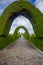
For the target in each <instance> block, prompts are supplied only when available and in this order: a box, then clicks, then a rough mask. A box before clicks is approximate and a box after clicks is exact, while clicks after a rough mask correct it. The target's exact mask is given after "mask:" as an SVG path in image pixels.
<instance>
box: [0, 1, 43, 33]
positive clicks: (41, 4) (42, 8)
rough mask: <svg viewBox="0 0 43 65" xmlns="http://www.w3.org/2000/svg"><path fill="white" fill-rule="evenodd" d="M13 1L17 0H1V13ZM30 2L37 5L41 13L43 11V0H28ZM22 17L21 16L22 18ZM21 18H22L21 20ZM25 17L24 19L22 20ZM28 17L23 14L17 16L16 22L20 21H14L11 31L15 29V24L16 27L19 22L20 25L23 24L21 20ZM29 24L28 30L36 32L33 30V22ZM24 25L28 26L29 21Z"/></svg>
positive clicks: (24, 19)
mask: <svg viewBox="0 0 43 65" xmlns="http://www.w3.org/2000/svg"><path fill="white" fill-rule="evenodd" d="M13 1H16V0H0V15H1V14H2V12H3V11H4V9H5V8H6V7H7V6H8V5H9V4H10V3H12V2H13ZM28 1H29V2H31V3H32V4H33V5H34V6H36V8H38V9H39V10H40V11H41V13H43V0H28ZM20 17H21V18H20ZM19 19H20V20H19ZM22 19H23V20H22ZM26 20H27V19H26V18H24V17H23V16H19V17H18V18H16V19H15V20H14V22H15V21H16V22H17V21H18V23H14V22H13V24H12V26H11V30H10V32H12V31H13V30H14V26H15V27H16V26H18V25H19V24H20V25H22V23H20V22H19V21H22V22H23V21H24V22H25V21H26ZM28 22H30V21H29V20H28ZM28 24H29V27H27V28H28V30H29V32H30V33H34V31H33V28H31V27H32V25H31V23H28ZM23 25H24V26H27V23H23Z"/></svg>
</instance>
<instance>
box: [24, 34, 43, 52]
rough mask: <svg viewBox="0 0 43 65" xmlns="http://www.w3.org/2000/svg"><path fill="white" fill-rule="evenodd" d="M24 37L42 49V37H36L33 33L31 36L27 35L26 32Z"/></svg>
mask: <svg viewBox="0 0 43 65" xmlns="http://www.w3.org/2000/svg"><path fill="white" fill-rule="evenodd" d="M24 37H25V38H26V39H27V40H28V41H30V42H32V43H33V44H34V45H35V46H36V47H37V48H39V49H40V50H42V51H43V39H39V38H37V37H36V36H35V35H34V34H33V35H32V36H30V35H27V33H25V34H24Z"/></svg>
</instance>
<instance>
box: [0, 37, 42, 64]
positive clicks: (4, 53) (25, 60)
mask: <svg viewBox="0 0 43 65" xmlns="http://www.w3.org/2000/svg"><path fill="white" fill-rule="evenodd" d="M0 65H43V55H41V53H40V52H39V51H38V50H37V49H36V48H35V47H34V45H32V44H31V43H30V42H28V41H27V40H26V39H24V38H19V39H18V40H16V41H15V42H13V43H11V44H10V45H9V46H7V47H6V48H4V49H3V50H1V51H0Z"/></svg>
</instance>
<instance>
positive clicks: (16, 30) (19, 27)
mask: <svg viewBox="0 0 43 65" xmlns="http://www.w3.org/2000/svg"><path fill="white" fill-rule="evenodd" d="M21 28H23V29H24V30H25V32H26V33H27V34H29V32H28V30H27V29H26V27H24V26H18V27H17V28H16V29H15V31H14V34H15V33H18V31H19V29H21Z"/></svg>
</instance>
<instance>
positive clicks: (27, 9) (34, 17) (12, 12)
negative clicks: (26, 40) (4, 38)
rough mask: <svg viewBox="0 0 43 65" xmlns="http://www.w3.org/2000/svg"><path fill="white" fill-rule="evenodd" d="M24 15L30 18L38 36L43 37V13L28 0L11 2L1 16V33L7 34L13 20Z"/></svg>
mask: <svg viewBox="0 0 43 65" xmlns="http://www.w3.org/2000/svg"><path fill="white" fill-rule="evenodd" d="M19 15H23V16H25V17H26V18H28V19H29V20H30V22H31V23H32V25H33V29H34V32H35V34H36V36H37V37H43V15H42V14H41V12H40V11H39V10H38V9H37V8H35V7H34V6H33V5H32V4H30V3H29V2H27V1H16V2H13V3H12V4H10V5H9V6H8V7H7V8H6V9H5V10H4V12H3V13H2V15H1V17H0V35H7V34H8V33H9V30H10V27H11V25H12V22H13V20H14V19H15V18H16V17H17V16H19Z"/></svg>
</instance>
